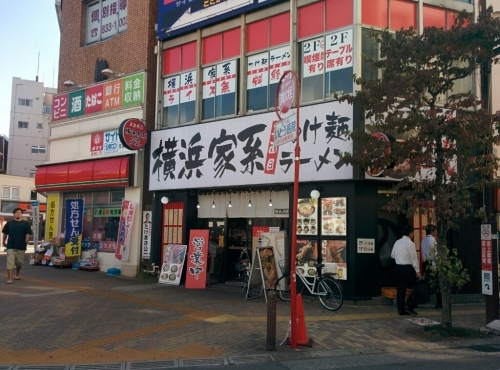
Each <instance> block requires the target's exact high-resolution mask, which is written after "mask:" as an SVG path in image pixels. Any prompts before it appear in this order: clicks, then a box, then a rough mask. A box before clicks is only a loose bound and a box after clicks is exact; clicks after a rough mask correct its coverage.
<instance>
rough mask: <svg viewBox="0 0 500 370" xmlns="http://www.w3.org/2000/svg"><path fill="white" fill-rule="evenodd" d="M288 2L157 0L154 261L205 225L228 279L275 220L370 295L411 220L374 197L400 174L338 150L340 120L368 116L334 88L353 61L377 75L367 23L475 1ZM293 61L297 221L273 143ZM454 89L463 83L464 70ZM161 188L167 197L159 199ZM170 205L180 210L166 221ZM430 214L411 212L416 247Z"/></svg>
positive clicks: (427, 18) (348, 285)
mask: <svg viewBox="0 0 500 370" xmlns="http://www.w3.org/2000/svg"><path fill="white" fill-rule="evenodd" d="M295 5H296V7H292V8H291V4H290V2H279V1H272V0H270V1H265V2H259V5H256V4H254V5H251V6H243V7H242V8H239V10H238V9H232V10H230V11H228V10H225V9H222V8H223V6H222V5H219V6H218V5H217V4H213V5H207V7H208V9H203V10H204V11H205V12H209V11H212V12H213V14H214V16H213V17H212V18H208V19H207V18H203V19H201V18H200V20H199V21H196V19H198V18H196V14H197V13H196V12H197V9H194V10H193V9H191V13H192V14H191V15H190V16H191V18H192V20H191V21H190V22H186V19H185V18H183V17H182V16H181V15H182V14H184V12H183V11H182V9H181V8H182V6H183V5H182V4H180V3H168V4H166V5H165V4H164V3H163V2H161V1H160V2H159V27H158V29H159V32H158V37H159V39H160V40H161V41H162V50H163V52H162V54H161V55H159V63H160V64H161V65H162V69H161V71H162V73H161V76H158V85H159V88H158V89H159V90H160V91H162V92H163V99H162V101H161V103H162V106H163V109H162V110H161V111H160V110H159V114H158V119H157V128H158V129H159V130H157V131H155V132H153V133H152V136H151V148H152V151H151V156H150V158H149V161H150V168H149V189H150V190H151V191H152V192H154V201H153V213H154V215H155V216H156V217H154V220H155V222H156V223H155V224H154V226H153V227H154V230H156V232H154V233H153V235H152V249H151V261H153V262H155V263H157V264H158V263H161V259H162V255H163V252H164V248H165V246H166V245H167V244H168V243H181V244H187V241H188V237H189V230H190V229H193V228H208V229H210V230H211V233H212V234H215V235H216V238H214V239H215V240H216V241H217V243H218V244H219V248H220V253H218V255H220V256H221V257H220V259H221V260H222V261H223V262H221V263H220V265H219V266H218V265H217V262H216V266H215V273H216V275H217V276H216V278H215V279H213V280H212V281H211V283H214V282H218V283H225V282H227V281H230V280H231V279H234V278H235V277H236V278H237V276H238V272H237V271H236V269H233V267H232V266H233V264H234V263H237V262H238V259H239V258H240V250H241V249H242V247H246V248H250V249H251V248H252V246H253V245H255V244H254V242H255V239H256V238H257V239H258V238H259V235H260V232H262V231H266V230H267V229H269V228H271V229H272V231H277V230H283V231H285V232H286V235H287V238H288V239H290V235H291V233H292V232H295V233H296V234H297V249H298V250H299V253H301V252H300V251H302V253H304V254H305V253H306V252H307V250H312V251H313V252H312V253H313V254H314V259H315V260H318V261H322V262H327V263H334V264H336V269H337V271H338V273H339V276H340V278H341V279H342V280H343V283H342V285H343V288H344V290H345V294H346V296H347V297H351V298H353V299H369V298H371V297H373V296H378V295H379V294H380V288H381V287H383V286H395V276H394V262H393V261H392V259H391V258H390V252H391V249H392V246H393V245H394V242H395V241H396V240H397V239H398V238H399V237H400V236H401V235H400V231H399V228H400V226H402V225H403V224H404V223H405V222H407V220H405V219H404V218H403V219H401V218H400V217H399V216H397V215H395V214H391V213H389V212H387V211H384V210H383V209H384V205H385V204H386V203H387V200H388V197H391V196H394V194H392V193H391V191H390V188H391V183H392V182H393V181H397V179H389V178H386V177H385V176H384V174H383V173H379V174H374V173H362V172H360V171H358V170H357V169H353V168H352V167H350V166H347V165H345V164H344V163H343V162H342V161H341V160H340V158H339V156H338V154H340V153H342V152H345V151H352V142H351V141H349V140H346V138H345V137H344V136H343V133H344V132H345V131H352V130H356V129H365V120H364V117H363V114H362V112H359V111H358V110H357V107H353V106H350V105H348V104H340V103H338V102H337V101H336V100H335V94H336V93H353V92H354V91H355V90H356V89H357V88H358V87H357V86H356V85H355V84H354V83H353V81H352V75H353V74H356V75H358V76H363V77H365V78H367V77H368V78H369V77H370V76H372V77H376V75H374V73H375V74H376V73H377V71H374V70H372V69H371V68H370V65H369V64H367V63H366V62H365V61H364V60H363V59H362V58H361V55H363V54H364V55H367V56H370V57H373V58H375V59H376V58H378V57H379V51H378V46H377V44H376V43H375V42H374V41H373V40H371V39H370V38H369V37H368V32H369V30H370V29H372V28H373V29H383V28H389V29H392V30H398V29H400V28H401V27H403V28H408V27H410V26H411V27H413V28H414V29H416V30H417V31H421V30H422V29H423V27H428V26H436V27H443V28H445V29H446V28H449V27H451V25H452V23H453V17H454V14H456V12H458V11H460V10H462V9H466V10H467V11H470V12H474V11H475V9H477V8H476V7H477V4H475V3H472V2H471V3H467V2H464V1H448V2H446V5H442V4H441V3H440V2H439V1H433V0H425V1H412V0H377V1H374V0H322V1H309V0H302V1H300V0H299V1H297V2H296V4H295ZM292 6H294V5H293V4H292ZM219 8H220V9H219ZM200 14H201V13H200ZM236 15H238V17H236ZM291 20H292V21H291ZM183 22H184V23H183ZM291 24H292V25H294V26H293V27H292V26H291ZM290 69H292V70H294V71H296V72H297V73H298V76H299V85H300V96H301V99H300V105H301V107H300V122H299V124H300V128H301V132H300V148H301V154H300V178H299V181H300V185H299V204H298V209H299V214H298V225H297V229H295V230H292V225H291V217H289V215H290V210H291V209H292V207H291V205H292V201H293V199H292V196H291V194H292V193H293V186H292V184H293V176H294V171H293V160H294V143H292V142H289V143H286V144H284V145H281V146H279V147H276V148H275V147H274V145H273V143H274V137H273V135H274V125H275V124H276V123H277V122H278V118H277V117H276V114H275V112H274V110H275V94H276V88H277V85H278V81H279V79H280V77H281V76H282V74H283V72H285V71H286V70H290ZM460 88H463V89H464V90H467V89H469V88H473V82H472V80H470V81H469V80H464V81H462V82H461V86H460ZM312 190H318V191H319V194H320V196H319V198H318V199H317V200H313V199H311V195H310V193H311V191H312ZM165 197H166V198H168V199H169V202H168V203H167V204H162V203H161V202H160V199H161V198H165ZM174 209H177V210H180V211H177V212H176V213H175V214H176V215H177V218H176V220H175V222H174V223H173V224H171V221H172V217H170V216H169V215H170V213H171V212H173V210H174ZM172 214H173V213H172ZM430 217H432V215H419V216H418V217H415V218H414V219H413V220H412V222H413V225H414V226H415V228H416V231H417V232H416V240H415V244H416V245H417V252H419V250H420V247H419V244H420V238H421V237H422V227H423V226H425V225H426V224H427V223H428V222H429V220H430ZM173 229H175V233H174V232H173V231H171V230H173ZM174 235H175V238H174ZM287 243H288V244H287V245H288V248H289V241H287ZM286 258H289V256H287V257H286ZM476 258H477V256H474V259H476Z"/></svg>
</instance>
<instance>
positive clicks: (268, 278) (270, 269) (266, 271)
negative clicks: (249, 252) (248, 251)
mask: <svg viewBox="0 0 500 370" xmlns="http://www.w3.org/2000/svg"><path fill="white" fill-rule="evenodd" d="M258 249H259V259H260V266H261V269H262V277H263V278H264V287H265V289H274V286H275V285H276V282H277V281H278V271H277V269H276V260H275V258H274V250H273V247H259V248H258Z"/></svg>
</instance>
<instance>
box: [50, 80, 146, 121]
mask: <svg viewBox="0 0 500 370" xmlns="http://www.w3.org/2000/svg"><path fill="white" fill-rule="evenodd" d="M143 102H144V72H142V73H138V74H135V75H131V76H127V77H122V78H118V79H115V80H112V81H107V82H103V83H100V84H98V85H92V86H89V87H86V88H84V89H79V90H75V91H71V92H66V93H64V94H59V95H56V96H55V97H54V101H53V105H52V121H60V120H63V119H67V118H74V117H80V116H84V115H86V114H91V113H97V112H104V111H107V110H110V109H116V108H124V107H128V106H131V105H136V104H142V103H143Z"/></svg>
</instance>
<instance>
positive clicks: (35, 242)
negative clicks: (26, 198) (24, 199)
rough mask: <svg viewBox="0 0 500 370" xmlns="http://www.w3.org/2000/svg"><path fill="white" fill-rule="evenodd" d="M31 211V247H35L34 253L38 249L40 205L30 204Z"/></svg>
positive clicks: (35, 202)
mask: <svg viewBox="0 0 500 370" xmlns="http://www.w3.org/2000/svg"><path fill="white" fill-rule="evenodd" d="M31 209H32V212H33V213H32V215H33V226H32V227H33V246H34V247H35V251H36V249H37V248H38V235H39V232H38V231H39V229H40V205H39V203H38V201H37V200H36V201H34V202H31Z"/></svg>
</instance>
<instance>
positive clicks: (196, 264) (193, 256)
mask: <svg viewBox="0 0 500 370" xmlns="http://www.w3.org/2000/svg"><path fill="white" fill-rule="evenodd" d="M207 261H208V229H205V230H191V231H190V232H189V251H188V259H187V272H186V289H205V286H206V283H207V272H208V268H207Z"/></svg>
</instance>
